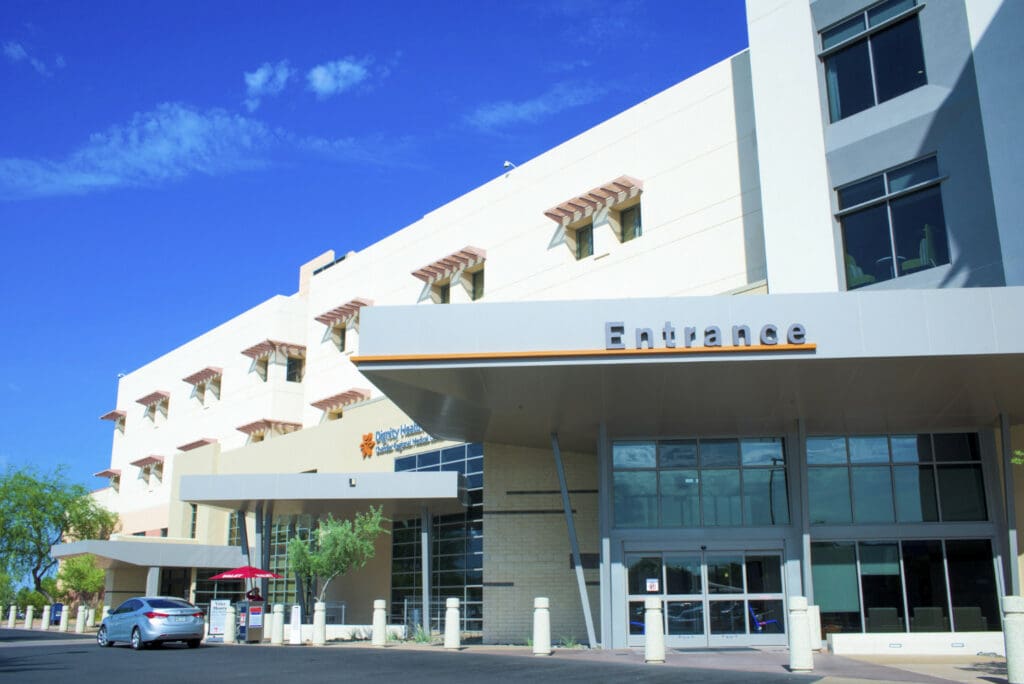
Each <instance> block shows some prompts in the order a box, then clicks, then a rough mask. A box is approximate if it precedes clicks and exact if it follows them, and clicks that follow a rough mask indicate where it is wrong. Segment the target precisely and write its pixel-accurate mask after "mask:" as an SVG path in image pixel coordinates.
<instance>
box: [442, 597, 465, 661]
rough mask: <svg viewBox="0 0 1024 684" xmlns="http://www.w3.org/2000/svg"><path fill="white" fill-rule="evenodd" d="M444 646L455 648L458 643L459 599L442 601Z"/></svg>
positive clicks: (457, 646)
mask: <svg viewBox="0 0 1024 684" xmlns="http://www.w3.org/2000/svg"><path fill="white" fill-rule="evenodd" d="M444 606H445V611H444V647H445V648H453V649H457V648H459V647H460V646H461V644H460V643H459V639H460V634H459V599H457V598H450V599H448V600H447V601H445V603H444Z"/></svg>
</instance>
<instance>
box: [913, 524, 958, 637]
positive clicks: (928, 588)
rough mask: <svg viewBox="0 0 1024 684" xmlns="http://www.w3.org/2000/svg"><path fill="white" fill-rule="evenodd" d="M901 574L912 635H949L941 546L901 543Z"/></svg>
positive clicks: (923, 542)
mask: <svg viewBox="0 0 1024 684" xmlns="http://www.w3.org/2000/svg"><path fill="white" fill-rule="evenodd" d="M903 573H904V581H905V584H906V587H907V606H908V608H909V609H910V631H911V632H948V631H949V614H948V613H949V611H948V605H949V604H948V603H947V600H946V598H947V597H946V573H945V570H944V568H943V564H942V542H941V541H938V540H929V541H905V542H903Z"/></svg>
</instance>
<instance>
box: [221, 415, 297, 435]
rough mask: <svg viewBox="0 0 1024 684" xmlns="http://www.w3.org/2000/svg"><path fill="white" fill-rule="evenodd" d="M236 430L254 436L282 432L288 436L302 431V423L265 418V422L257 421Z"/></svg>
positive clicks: (240, 426)
mask: <svg viewBox="0 0 1024 684" xmlns="http://www.w3.org/2000/svg"><path fill="white" fill-rule="evenodd" d="M235 429H236V430H238V431H239V432H244V433H245V434H247V435H254V434H257V433H260V432H280V433H281V434H287V433H289V432H295V431H296V430H301V429H302V423H291V422H288V421H285V420H270V419H268V418H264V419H263V420H256V421H253V422H252V423H246V424H245V425H239V426H238V427H236V428H235Z"/></svg>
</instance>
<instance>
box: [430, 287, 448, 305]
mask: <svg viewBox="0 0 1024 684" xmlns="http://www.w3.org/2000/svg"><path fill="white" fill-rule="evenodd" d="M433 290H434V301H435V302H437V303H438V304H450V303H451V301H452V285H451V283H450V282H444V283H441V284H439V285H435V286H434V288H433Z"/></svg>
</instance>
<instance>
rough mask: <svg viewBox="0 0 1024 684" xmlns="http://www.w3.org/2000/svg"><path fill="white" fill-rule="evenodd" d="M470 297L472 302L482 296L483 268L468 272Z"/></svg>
mask: <svg viewBox="0 0 1024 684" xmlns="http://www.w3.org/2000/svg"><path fill="white" fill-rule="evenodd" d="M470 286H471V287H470V289H471V290H472V291H471V292H470V299H472V300H473V301H474V302H475V301H476V300H478V299H483V296H484V270H483V269H480V270H479V271H474V272H473V273H471V274H470Z"/></svg>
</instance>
